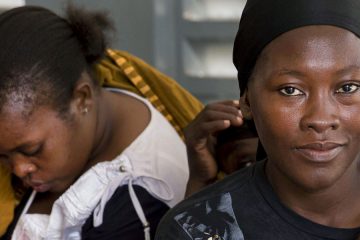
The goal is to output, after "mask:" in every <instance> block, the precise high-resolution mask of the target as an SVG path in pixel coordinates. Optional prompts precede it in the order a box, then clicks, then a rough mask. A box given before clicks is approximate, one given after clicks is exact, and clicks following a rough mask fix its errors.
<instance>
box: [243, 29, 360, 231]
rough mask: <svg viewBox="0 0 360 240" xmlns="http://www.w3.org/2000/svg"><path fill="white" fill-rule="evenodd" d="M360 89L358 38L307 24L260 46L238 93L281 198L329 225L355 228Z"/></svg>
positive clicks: (359, 207) (359, 192) (359, 211)
mask: <svg viewBox="0 0 360 240" xmlns="http://www.w3.org/2000/svg"><path fill="white" fill-rule="evenodd" d="M359 87H360V39H359V38H358V37H356V36H355V35H354V34H353V33H351V32H349V31H347V30H344V29H341V28H337V27H333V26H307V27H302V28H298V29H295V30H292V31H289V32H287V33H285V34H283V35H281V36H280V37H278V38H277V39H275V40H274V41H272V42H271V43H270V44H269V45H268V46H267V47H266V48H265V49H264V50H263V52H262V53H261V56H260V57H259V58H258V61H257V63H256V66H255V69H254V72H253V75H252V78H251V79H250V81H249V83H248V89H247V90H246V93H245V94H244V95H243V98H244V99H243V101H242V102H243V103H244V104H243V105H242V106H241V108H244V109H245V111H250V112H251V115H252V117H253V119H254V121H255V125H256V128H257V131H258V135H259V138H260V140H261V142H262V143H263V146H264V148H265V150H266V152H267V155H268V161H267V164H266V175H267V177H268V178H269V180H270V183H271V185H272V186H273V188H274V190H275V192H276V193H277V195H278V196H279V198H280V200H281V201H282V202H283V203H284V204H285V205H287V206H288V207H289V208H291V209H292V210H294V211H295V212H297V213H298V214H300V215H302V216H304V217H306V218H308V219H310V220H312V221H314V222H317V223H320V224H323V225H327V226H332V227H341V228H354V227H358V226H360V203H359V201H358V199H359V198H360V188H359V187H358V185H359V184H358V183H359V181H360V173H359V169H360V168H359V152H360V121H359V115H360V90H359ZM258 96H262V97H261V98H259V97H258ZM265 119H266V121H265Z"/></svg>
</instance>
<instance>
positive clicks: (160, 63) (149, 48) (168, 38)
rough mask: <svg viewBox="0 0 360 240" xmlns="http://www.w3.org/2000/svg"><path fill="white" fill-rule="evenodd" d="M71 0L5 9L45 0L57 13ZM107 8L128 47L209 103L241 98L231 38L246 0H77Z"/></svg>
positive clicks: (16, 1)
mask: <svg viewBox="0 0 360 240" xmlns="http://www.w3.org/2000/svg"><path fill="white" fill-rule="evenodd" d="M67 2H68V0H0V10H1V11H3V10H5V9H8V8H11V7H14V6H19V5H40V6H44V7H47V8H49V9H51V10H53V11H55V12H56V13H58V14H62V13H63V9H64V6H65V4H66V3H67ZM72 2H73V3H74V4H76V5H80V6H83V7H86V8H89V9H100V10H105V11H107V12H108V13H109V15H110V16H111V18H112V19H113V21H114V23H115V27H116V30H117V32H116V35H115V38H114V40H113V41H112V44H111V47H113V48H117V49H121V50H126V51H128V52H130V53H132V54H134V55H136V56H138V57H140V58H142V59H144V60H145V61H147V62H148V63H150V64H151V65H153V66H155V67H156V68H158V69H159V70H161V71H162V72H164V73H166V74H168V75H169V76H171V77H173V78H174V79H175V80H176V81H178V82H179V83H180V84H181V85H182V86H184V87H185V88H187V89H188V90H189V91H190V92H191V93H193V94H194V95H195V96H197V97H198V98H199V99H200V100H201V101H202V102H204V103H208V102H212V101H215V100H219V99H238V98H239V88H238V84H237V81H236V71H235V68H234V66H233V64H232V44H233V40H234V38H235V34H236V30H237V26H238V21H239V19H240V15H241V12H242V9H243V7H244V4H245V2H246V0H73V1H72Z"/></svg>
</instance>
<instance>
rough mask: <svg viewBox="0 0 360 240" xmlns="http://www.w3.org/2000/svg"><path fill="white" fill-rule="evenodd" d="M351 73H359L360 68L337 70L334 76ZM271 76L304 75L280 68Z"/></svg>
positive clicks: (352, 66)
mask: <svg viewBox="0 0 360 240" xmlns="http://www.w3.org/2000/svg"><path fill="white" fill-rule="evenodd" d="M352 71H360V66H358V65H350V66H348V67H346V68H343V69H340V70H337V71H336V72H335V74H336V75H344V74H347V73H349V72H352ZM273 75H276V76H282V75H291V76H296V77H304V76H305V74H304V73H302V72H300V71H296V70H291V69H287V68H282V69H279V70H276V71H275V72H274V74H273Z"/></svg>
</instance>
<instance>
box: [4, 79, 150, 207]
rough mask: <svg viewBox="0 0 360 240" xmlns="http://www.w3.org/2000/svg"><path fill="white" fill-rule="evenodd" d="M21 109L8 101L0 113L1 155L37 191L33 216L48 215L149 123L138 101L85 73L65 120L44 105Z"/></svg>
mask: <svg viewBox="0 0 360 240" xmlns="http://www.w3.org/2000/svg"><path fill="white" fill-rule="evenodd" d="M15 94H16V93H15ZM25 106H26V107H28V106H27V105H24V104H23V103H22V102H21V101H20V102H15V103H14V102H11V101H10V102H9V103H7V104H5V106H4V108H3V111H2V112H1V114H0V131H1V132H2V133H3V134H2V136H3V137H2V138H1V139H0V157H1V161H4V162H5V163H7V165H8V166H10V167H11V169H12V172H13V173H14V174H15V175H16V176H17V177H19V178H20V179H21V180H22V181H23V182H24V183H25V185H28V186H30V187H33V188H34V189H35V190H36V191H38V192H39V193H38V194H37V195H36V199H35V201H34V203H33V205H32V206H31V208H30V210H29V212H32V213H50V210H51V206H52V204H53V201H54V200H56V199H57V198H58V196H59V195H61V194H62V193H63V192H64V191H65V190H66V189H67V188H68V187H69V186H70V185H71V184H72V183H73V182H74V181H76V179H77V178H78V177H79V176H80V175H81V174H82V173H83V172H84V171H86V170H87V169H89V168H90V167H92V166H93V165H95V164H96V163H98V162H101V161H107V160H111V159H113V158H114V157H115V156H117V155H118V154H119V153H121V152H122V151H123V150H124V149H125V148H126V147H127V146H128V145H129V144H130V143H131V142H132V141H133V140H134V139H135V138H136V137H137V136H138V135H139V134H140V133H141V132H142V131H143V129H144V128H145V127H146V126H147V124H148V122H149V121H150V114H149V111H148V109H147V107H146V106H145V105H144V104H143V103H142V102H140V101H139V100H137V99H134V98H132V97H129V96H127V95H123V94H119V93H111V92H109V91H106V90H104V89H101V88H97V87H95V86H94V85H93V84H92V81H91V80H90V78H89V77H88V75H87V74H84V75H83V76H82V78H81V79H80V80H79V81H78V83H77V84H76V87H75V89H74V93H73V98H72V99H71V101H70V107H69V111H68V112H67V113H66V116H63V115H60V114H59V113H58V112H57V111H56V110H54V108H53V107H50V106H47V105H45V106H43V105H41V106H32V107H33V110H32V111H31V114H30V115H27V116H24V114H23V111H24V108H25ZM85 108H86V109H87V111H84V109H85ZM125 133H126V134H125Z"/></svg>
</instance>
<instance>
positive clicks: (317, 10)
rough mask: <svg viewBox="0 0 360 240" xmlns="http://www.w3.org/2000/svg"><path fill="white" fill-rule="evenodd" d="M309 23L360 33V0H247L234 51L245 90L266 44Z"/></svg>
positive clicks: (241, 84) (240, 79)
mask: <svg viewBox="0 0 360 240" xmlns="http://www.w3.org/2000/svg"><path fill="white" fill-rule="evenodd" d="M308 25H333V26H337V27H341V28H345V29H347V30H350V31H352V32H353V33H355V34H356V35H357V36H360V1H359V0H295V1H291V0H248V1H247V3H246V5H245V8H244V11H243V13H242V16H241V20H240V25H239V30H238V33H237V35H236V38H235V42H234V51H233V61H234V65H235V67H236V68H237V70H238V80H239V85H240V90H241V93H243V90H244V89H245V88H246V85H247V81H248V79H249V77H250V75H251V72H252V69H253V67H254V65H255V62H256V59H257V58H258V56H259V54H260V53H261V51H262V50H263V49H264V47H265V46H266V45H267V44H268V43H270V42H271V41H272V40H274V39H275V38H276V37H278V36H279V35H281V34H282V33H285V32H287V31H290V30H292V29H295V28H298V27H302V26H308Z"/></svg>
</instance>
